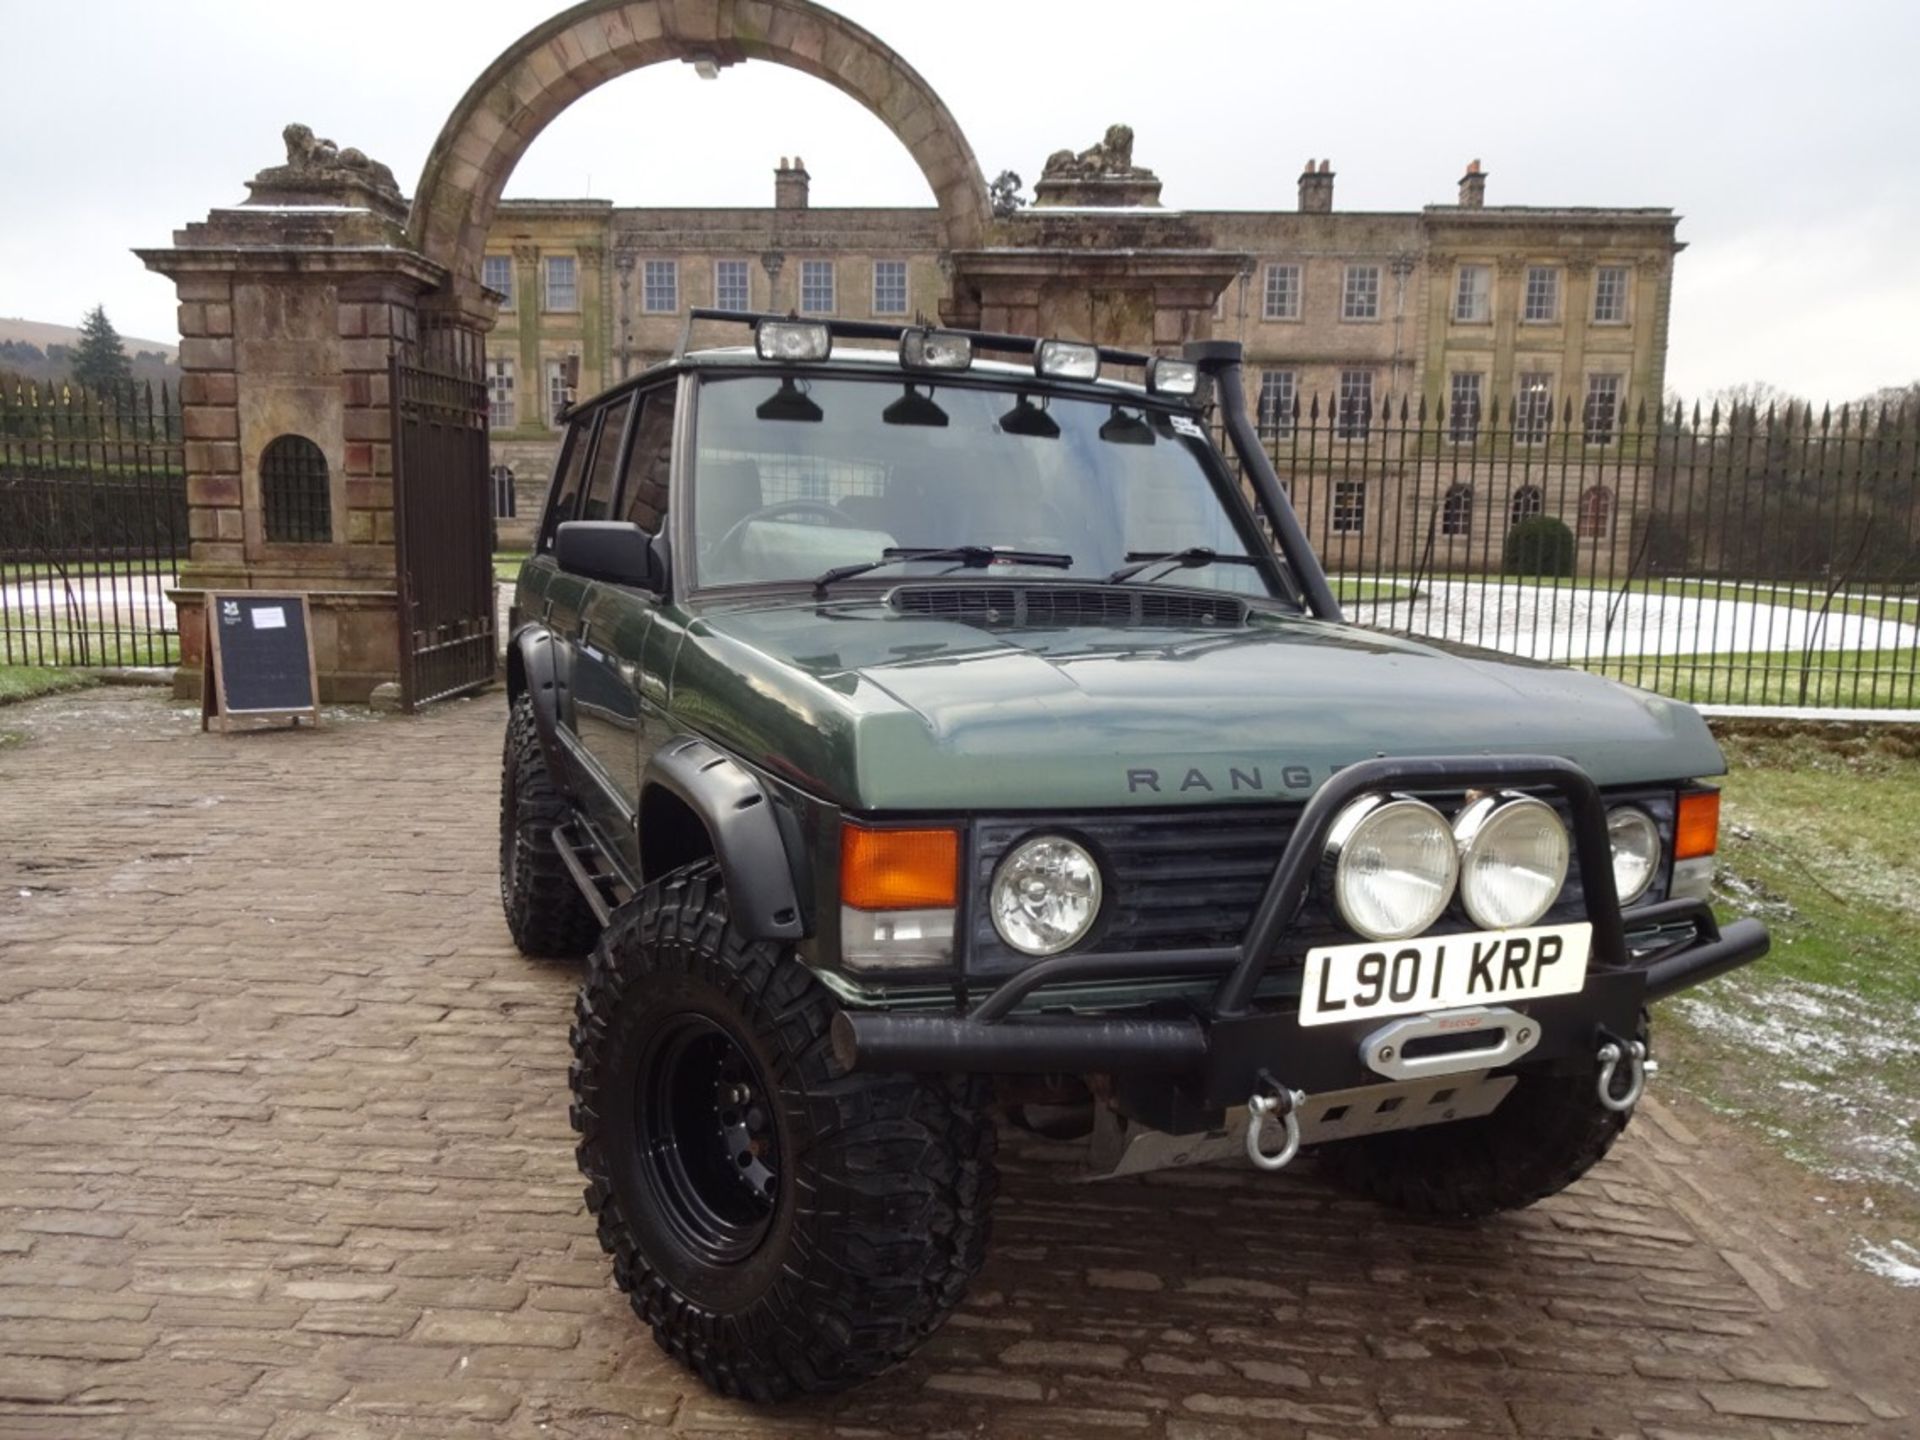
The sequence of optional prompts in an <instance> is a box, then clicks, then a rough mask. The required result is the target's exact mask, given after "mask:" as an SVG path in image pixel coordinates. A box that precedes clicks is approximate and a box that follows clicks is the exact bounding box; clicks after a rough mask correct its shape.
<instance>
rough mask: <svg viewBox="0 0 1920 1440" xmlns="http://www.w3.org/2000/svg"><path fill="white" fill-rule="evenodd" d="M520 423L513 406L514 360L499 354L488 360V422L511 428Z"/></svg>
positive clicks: (494, 425) (496, 427)
mask: <svg viewBox="0 0 1920 1440" xmlns="http://www.w3.org/2000/svg"><path fill="white" fill-rule="evenodd" d="M519 423H520V419H519V416H518V415H517V414H515V412H514V406H513V361H512V360H510V359H508V358H507V357H506V356H504V355H502V356H497V357H495V358H494V359H492V360H489V361H488V362H487V424H489V425H490V426H492V427H493V428H494V429H495V430H511V429H513V427H514V426H515V425H518V424H519Z"/></svg>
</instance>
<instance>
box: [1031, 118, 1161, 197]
mask: <svg viewBox="0 0 1920 1440" xmlns="http://www.w3.org/2000/svg"><path fill="white" fill-rule="evenodd" d="M1033 189H1034V203H1035V204H1036V205H1110V206H1111V205H1124V206H1136V205H1158V204H1159V203H1160V178H1159V177H1158V176H1157V175H1155V174H1154V173H1153V171H1151V170H1149V169H1147V168H1146V167H1145V166H1144V165H1136V164H1134V163H1133V127H1132V126H1131V125H1109V126H1108V127H1107V133H1106V135H1105V136H1104V137H1102V139H1101V141H1100V143H1099V144H1098V145H1090V146H1088V147H1087V148H1086V149H1085V150H1081V151H1078V152H1075V151H1072V150H1056V151H1054V152H1053V154H1051V155H1049V156H1048V157H1047V163H1046V165H1045V167H1044V168H1042V170H1041V172H1040V180H1039V183H1038V184H1036V185H1035V186H1034V187H1033Z"/></svg>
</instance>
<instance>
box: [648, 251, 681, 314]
mask: <svg viewBox="0 0 1920 1440" xmlns="http://www.w3.org/2000/svg"><path fill="white" fill-rule="evenodd" d="M640 308H641V309H642V310H644V311H646V312H647V314H649V315H671V314H673V313H674V312H675V311H676V310H678V309H679V308H680V262H679V261H678V260H648V261H647V262H645V265H644V267H643V268H642V270H641V272H640Z"/></svg>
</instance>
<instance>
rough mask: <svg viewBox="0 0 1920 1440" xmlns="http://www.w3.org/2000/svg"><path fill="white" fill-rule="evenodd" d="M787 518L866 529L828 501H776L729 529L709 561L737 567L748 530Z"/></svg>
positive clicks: (744, 516) (842, 527)
mask: <svg viewBox="0 0 1920 1440" xmlns="http://www.w3.org/2000/svg"><path fill="white" fill-rule="evenodd" d="M783 515H818V516H819V517H821V518H822V519H823V520H825V521H826V522H827V524H829V525H832V526H837V527H838V528H840V529H842V530H859V529H863V528H864V527H863V526H861V525H860V524H859V523H858V522H856V521H854V520H852V519H850V518H849V517H848V516H847V515H845V514H844V513H842V512H841V511H839V510H836V509H834V507H833V506H831V505H829V504H828V503H827V502H826V501H824V500H776V501H775V502H774V503H773V504H771V505H762V506H761V507H760V508H759V509H758V510H749V511H748V512H747V513H746V514H745V515H742V516H741V517H740V518H739V519H738V520H736V521H734V522H733V524H732V525H730V526H728V527H727V533H726V534H724V535H722V536H721V537H720V538H719V539H718V540H716V541H714V543H713V549H712V550H711V551H709V552H708V556H707V558H708V560H709V561H710V562H711V563H713V564H715V565H725V566H731V565H733V564H734V563H736V562H737V561H738V560H739V558H740V557H739V555H738V554H737V553H735V552H737V551H738V550H739V548H740V543H741V537H742V536H743V535H744V534H745V533H746V529H747V526H749V525H751V524H752V523H753V522H754V521H756V520H777V519H779V518H780V517H781V516H783Z"/></svg>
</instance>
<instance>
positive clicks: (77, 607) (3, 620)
mask: <svg viewBox="0 0 1920 1440" xmlns="http://www.w3.org/2000/svg"><path fill="white" fill-rule="evenodd" d="M183 454H184V442H183V440H182V437H181V427H180V406H179V403H178V401H177V399H176V398H175V397H174V396H172V395H171V394H169V392H168V390H167V388H166V387H165V386H164V385H163V386H161V387H160V389H159V391H158V392H157V393H156V392H155V390H154V389H153V387H152V386H150V385H143V386H135V385H120V386H115V387H113V388H111V389H108V390H103V391H100V392H98V393H94V392H89V391H86V390H83V389H81V388H79V387H77V386H73V385H66V384H60V385H53V384H49V385H44V386H35V385H16V384H13V383H10V382H0V665H45V666H66V665H75V666H165V665H173V664H177V663H178V662H179V659H180V637H179V635H178V633H177V631H176V626H175V621H174V614H173V606H172V604H171V603H170V602H169V601H168V599H167V591H168V590H169V589H171V588H172V586H173V584H174V582H175V577H176V574H177V572H178V569H179V564H180V562H181V561H182V560H184V559H185V558H186V555H187V477H186V470H185V466H184V463H183V459H182V457H183Z"/></svg>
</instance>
